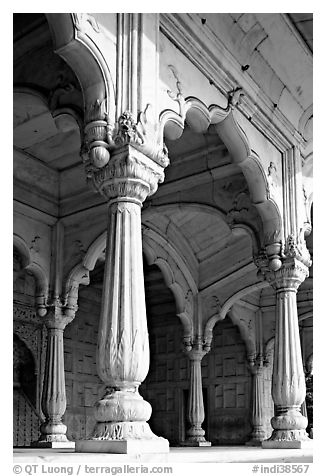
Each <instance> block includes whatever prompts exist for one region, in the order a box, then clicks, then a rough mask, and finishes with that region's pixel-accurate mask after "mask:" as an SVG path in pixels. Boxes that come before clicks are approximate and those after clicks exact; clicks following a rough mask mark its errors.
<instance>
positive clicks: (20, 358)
mask: <svg viewBox="0 0 326 476" xmlns="http://www.w3.org/2000/svg"><path fill="white" fill-rule="evenodd" d="M13 350H14V357H13V384H14V391H13V397H14V401H13V444H14V446H30V445H31V443H32V442H33V441H36V440H37V439H38V436H39V424H40V420H39V417H38V415H37V413H36V410H35V407H36V400H37V395H36V394H37V378H36V368H35V361H34V357H33V354H32V352H31V351H30V350H29V348H28V347H27V345H26V344H25V343H24V342H23V341H22V340H21V339H20V338H19V337H18V335H17V334H14V341H13Z"/></svg>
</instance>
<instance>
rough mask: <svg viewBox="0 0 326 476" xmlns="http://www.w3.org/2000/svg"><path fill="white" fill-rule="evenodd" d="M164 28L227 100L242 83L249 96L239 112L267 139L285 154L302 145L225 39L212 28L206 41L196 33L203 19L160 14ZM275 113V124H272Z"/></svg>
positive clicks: (292, 128) (300, 138) (244, 100)
mask: <svg viewBox="0 0 326 476" xmlns="http://www.w3.org/2000/svg"><path fill="white" fill-rule="evenodd" d="M160 26H161V29H162V31H163V34H164V35H166V36H167V38H169V39H170V40H171V41H173V43H174V44H175V45H177V47H178V48H179V49H180V50H181V51H182V52H183V54H184V55H185V56H186V57H187V58H188V59H189V60H190V62H191V63H193V64H194V65H195V67H196V68H197V69H198V70H199V71H200V72H201V73H202V74H203V75H204V76H205V77H206V78H208V79H210V78H214V85H215V86H216V87H217V88H218V90H219V91H221V93H222V94H224V95H225V96H226V97H227V94H228V91H230V89H231V88H232V86H233V85H232V82H234V81H235V82H236V83H238V84H241V86H242V88H243V90H244V91H245V94H246V97H245V98H243V99H242V101H241V104H239V107H238V109H239V111H240V112H241V113H242V114H243V115H244V116H245V117H247V118H249V119H250V121H251V123H252V124H253V125H254V126H255V127H256V129H257V130H259V131H260V132H261V133H262V134H263V135H264V136H266V137H267V139H268V140H269V141H270V142H271V143H272V144H273V145H275V146H276V147H277V149H278V150H280V151H281V152H284V151H285V150H287V149H288V148H289V147H291V146H292V145H293V143H296V144H297V143H298V144H300V143H302V141H303V138H302V136H300V135H299V134H298V133H297V131H296V129H295V127H294V126H293V125H292V124H291V123H290V121H289V120H288V119H287V118H286V117H285V116H284V115H283V114H282V113H281V112H280V111H279V109H277V110H275V108H273V104H272V103H271V100H270V99H269V98H268V97H267V96H266V95H265V94H262V91H261V90H260V89H259V87H258V85H257V84H255V83H254V81H253V80H252V79H251V78H250V76H248V75H244V74H243V72H242V71H241V64H240V63H239V62H238V61H237V60H235V59H234V57H233V56H232V55H231V54H230V52H229V51H228V50H227V49H226V48H225V46H224V45H223V44H222V42H221V40H220V39H219V38H218V37H217V36H216V35H214V33H213V32H212V31H211V30H210V29H205V30H201V31H202V33H203V34H204V35H205V39H204V41H205V45H204V43H203V39H202V38H200V37H199V36H198V35H197V33H196V32H195V29H194V27H196V26H198V29H200V24H199V18H197V17H194V16H193V15H183V16H182V17H181V14H173V13H163V14H160ZM219 55H220V56H221V57H223V58H224V59H225V61H227V63H228V65H229V71H230V74H229V75H226V74H225V71H224V69H223V68H221V67H220V66H219V65H218V63H217V62H216V60H215V58H216V57H218V56H219ZM271 113H273V121H272V122H271V119H270V118H271Z"/></svg>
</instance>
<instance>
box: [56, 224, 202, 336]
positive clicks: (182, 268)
mask: <svg viewBox="0 0 326 476" xmlns="http://www.w3.org/2000/svg"><path fill="white" fill-rule="evenodd" d="M106 236H107V232H106V231H104V232H103V233H101V234H100V235H99V236H98V237H97V238H96V239H95V240H94V241H93V243H91V245H90V246H89V248H88V250H87V252H86V254H85V256H84V258H83V260H82V261H81V262H80V263H79V264H77V265H76V266H75V267H74V268H73V269H72V270H71V271H70V273H69V275H68V277H67V279H66V281H65V302H66V306H67V308H69V309H71V310H72V312H75V311H76V309H77V308H76V306H77V300H78V289H79V285H81V284H83V285H88V284H89V272H90V271H92V270H93V269H94V267H95V264H96V262H97V260H98V259H99V258H100V257H101V256H103V253H104V250H105V247H106ZM167 250H168V251H167ZM143 251H144V254H145V256H146V258H147V260H148V262H149V264H156V265H157V266H158V267H159V268H160V270H161V271H162V274H163V277H164V280H165V283H166V285H167V286H168V287H169V288H170V289H171V291H172V293H173V295H174V297H175V300H176V307H177V315H178V317H179V318H180V320H181V323H182V325H183V329H184V336H185V337H188V336H192V333H193V312H194V309H193V308H194V305H195V299H194V298H195V296H196V295H197V293H198V289H197V285H196V283H195V281H194V279H193V278H192V275H191V273H190V272H189V270H188V268H187V266H186V264H185V262H184V260H183V259H182V258H181V257H180V256H179V255H178V253H177V251H176V250H174V249H173V247H172V246H171V244H170V243H168V242H167V240H165V238H164V237H162V236H161V235H159V234H158V233H157V232H156V231H154V230H151V229H150V228H148V227H145V228H144V229H143Z"/></svg>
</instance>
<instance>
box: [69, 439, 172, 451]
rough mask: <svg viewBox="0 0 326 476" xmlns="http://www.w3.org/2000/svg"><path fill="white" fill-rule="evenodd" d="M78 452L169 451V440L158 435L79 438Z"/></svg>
mask: <svg viewBox="0 0 326 476" xmlns="http://www.w3.org/2000/svg"><path fill="white" fill-rule="evenodd" d="M75 451H76V453H118V454H135V453H136V454H146V453H168V452H169V442H168V440H166V439H165V438H161V437H157V438H155V439H151V440H146V439H144V440H136V439H135V440H131V439H130V440H79V441H76V450H75Z"/></svg>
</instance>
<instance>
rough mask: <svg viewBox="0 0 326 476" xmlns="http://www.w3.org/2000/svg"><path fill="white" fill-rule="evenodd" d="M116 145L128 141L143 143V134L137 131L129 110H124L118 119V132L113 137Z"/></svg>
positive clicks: (127, 142)
mask: <svg viewBox="0 0 326 476" xmlns="http://www.w3.org/2000/svg"><path fill="white" fill-rule="evenodd" d="M114 142H115V144H116V145H124V144H129V143H134V144H140V145H141V144H143V143H144V136H143V135H142V134H141V133H140V132H139V131H138V129H137V126H136V123H135V121H134V119H133V117H132V114H131V112H129V111H125V112H124V113H123V114H121V116H120V117H119V120H118V132H117V134H116V136H115V138H114Z"/></svg>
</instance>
